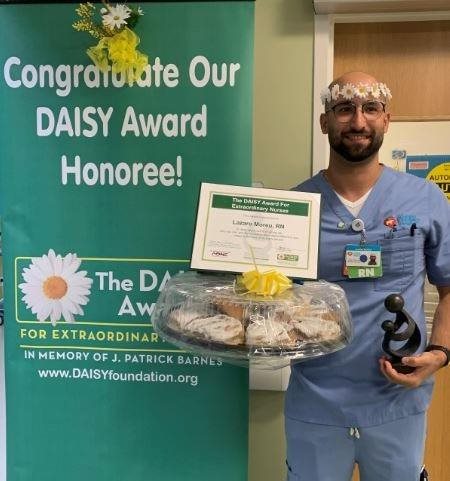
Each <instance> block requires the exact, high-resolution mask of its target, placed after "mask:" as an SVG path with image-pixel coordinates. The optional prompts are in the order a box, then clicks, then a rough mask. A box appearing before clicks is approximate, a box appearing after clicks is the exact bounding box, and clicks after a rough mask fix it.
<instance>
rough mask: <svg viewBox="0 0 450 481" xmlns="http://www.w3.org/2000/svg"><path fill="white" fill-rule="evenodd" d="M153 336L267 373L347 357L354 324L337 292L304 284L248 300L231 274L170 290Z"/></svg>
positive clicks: (186, 277) (194, 278)
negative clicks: (325, 357)
mask: <svg viewBox="0 0 450 481" xmlns="http://www.w3.org/2000/svg"><path fill="white" fill-rule="evenodd" d="M152 322H153V327H154V329H155V331H156V332H157V333H158V334H159V335H161V336H162V337H163V338H164V339H166V340H167V341H168V342H170V343H172V344H174V345H176V346H177V347H179V348H182V349H185V350H189V351H193V352H196V353H198V354H201V355H206V356H211V357H216V358H220V359H222V360H224V361H227V362H231V363H234V364H240V365H251V366H252V367H253V366H254V367H258V368H262V369H276V368H281V367H284V366H287V365H289V364H290V363H291V361H306V360H308V359H311V358H315V357H318V356H323V355H325V354H329V353H331V352H335V351H338V350H339V349H342V348H343V347H345V346H346V345H348V343H349V342H350V340H351V337H352V323H351V318H350V311H349V307H348V303H347V299H346V296H345V293H344V291H343V289H342V288H341V287H339V286H338V285H337V284H332V283H329V282H325V281H307V282H305V283H304V284H293V287H292V288H291V289H288V290H287V291H285V292H283V293H282V294H280V295H277V296H274V297H263V296H258V295H255V294H249V293H245V291H243V289H242V287H239V286H238V285H237V284H236V276H235V275H232V274H215V273H199V272H193V271H191V272H185V273H181V274H177V275H176V276H174V277H173V278H172V279H170V281H169V282H168V283H167V284H166V286H165V288H164V289H163V291H162V292H161V294H160V297H159V299H158V301H157V302H156V305H155V309H154V311H153V315H152Z"/></svg>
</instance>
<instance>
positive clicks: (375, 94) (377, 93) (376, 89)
mask: <svg viewBox="0 0 450 481" xmlns="http://www.w3.org/2000/svg"><path fill="white" fill-rule="evenodd" d="M371 91H372V97H373V98H374V99H377V98H379V97H380V95H381V92H380V87H378V84H373V85H372V86H371Z"/></svg>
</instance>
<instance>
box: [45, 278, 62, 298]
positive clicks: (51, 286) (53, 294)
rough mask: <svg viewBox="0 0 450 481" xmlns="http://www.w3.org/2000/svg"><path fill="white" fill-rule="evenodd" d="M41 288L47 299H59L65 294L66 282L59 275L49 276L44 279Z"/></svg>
mask: <svg viewBox="0 0 450 481" xmlns="http://www.w3.org/2000/svg"><path fill="white" fill-rule="evenodd" d="M42 290H43V291H44V294H45V295H46V296H47V297H48V298H49V299H61V298H62V297H64V296H65V295H66V292H67V282H66V281H65V280H64V279H63V278H62V277H60V276H50V277H48V278H47V279H46V280H45V281H44V285H43V286H42Z"/></svg>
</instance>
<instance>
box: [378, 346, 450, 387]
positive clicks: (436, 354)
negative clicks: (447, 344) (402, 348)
mask: <svg viewBox="0 0 450 481" xmlns="http://www.w3.org/2000/svg"><path fill="white" fill-rule="evenodd" d="M446 360H447V358H446V356H445V354H444V353H443V352H441V351H430V352H423V353H422V354H419V355H417V356H408V357H403V358H402V364H403V365H405V366H409V367H413V368H414V371H413V372H411V373H408V374H402V373H400V372H398V371H396V370H395V369H394V368H393V367H392V364H391V363H390V362H389V360H388V359H386V358H385V357H383V358H381V359H380V361H379V362H380V369H381V372H382V373H383V374H384V376H385V377H386V378H387V379H388V380H389V381H391V382H393V383H395V384H400V385H402V386H405V387H409V388H415V387H419V386H420V385H421V384H422V383H423V381H425V379H428V378H429V377H430V376H432V375H433V374H434V373H435V372H436V371H437V370H438V369H440V368H441V367H442V366H443V365H444V364H445V362H446Z"/></svg>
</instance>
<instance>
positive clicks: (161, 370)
mask: <svg viewBox="0 0 450 481" xmlns="http://www.w3.org/2000/svg"><path fill="white" fill-rule="evenodd" d="M95 6H96V8H97V9H99V8H101V4H98V3H97V4H95ZM75 8H77V5H67V4H45V5H43V4H39V5H38V4H33V5H2V6H0V63H1V67H2V68H1V72H2V76H1V81H0V101H1V105H2V109H1V110H0V125H1V133H0V142H1V145H2V155H3V161H2V163H1V167H0V169H1V170H0V182H1V188H0V196H1V199H0V205H1V206H2V222H3V227H2V228H3V232H2V237H3V261H4V279H5V286H4V287H5V311H6V321H5V323H6V329H5V338H6V383H7V385H6V397H7V399H6V401H7V479H8V481H37V480H39V481H41V480H42V481H60V480H61V479H64V480H65V481H78V480H79V479H83V480H86V481H148V480H157V481H202V480H205V481H206V480H208V481H246V480H247V461H248V459H247V458H248V456H247V451H248V446H247V443H248V436H247V431H248V370H247V369H245V368H240V367H234V366H230V365H224V364H223V363H222V362H221V361H220V360H215V359H211V358H208V357H204V356H199V355H196V354H192V353H187V352H183V351H180V350H178V349H176V348H175V347H174V346H172V345H170V344H169V343H167V342H165V341H164V340H163V339H161V338H159V337H158V336H157V335H156V333H155V332H154V331H153V328H152V324H151V314H152V312H153V309H154V304H155V302H156V300H157V298H158V295H159V293H160V291H161V289H163V288H164V285H165V284H166V282H167V281H168V280H169V279H170V278H171V277H172V276H173V275H175V274H176V273H178V272H180V271H184V270H186V269H188V268H189V259H190V254H191V252H190V249H191V242H192V236H193V231H194V223H195V217H196V206H197V196H198V191H199V186H200V183H201V182H213V183H224V184H233V185H250V183H251V145H252V142H251V132H252V70H253V15H254V5H253V3H252V2H160V3H158V2H156V3H153V2H143V4H142V5H141V8H142V10H143V11H144V15H143V16H141V17H140V19H139V23H138V24H137V26H136V29H135V32H136V34H137V35H138V36H139V38H140V43H139V46H138V49H139V51H141V52H143V53H145V54H146V55H148V57H149V61H150V68H149V69H148V70H147V71H146V72H145V73H144V74H143V76H142V77H141V80H140V81H139V82H138V83H135V84H134V85H133V86H128V85H127V84H125V85H124V82H123V81H122V77H121V76H120V75H117V74H114V73H112V72H111V71H108V72H106V73H103V72H100V71H99V70H98V69H97V68H96V67H94V66H93V65H91V63H90V59H89V58H88V56H87V55H86V50H87V49H88V48H90V47H93V46H95V45H96V43H97V41H98V40H96V39H94V38H92V37H91V36H90V35H89V34H88V33H86V32H76V31H75V30H74V29H73V28H72V24H73V22H74V21H75V20H77V16H76V13H75Z"/></svg>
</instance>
